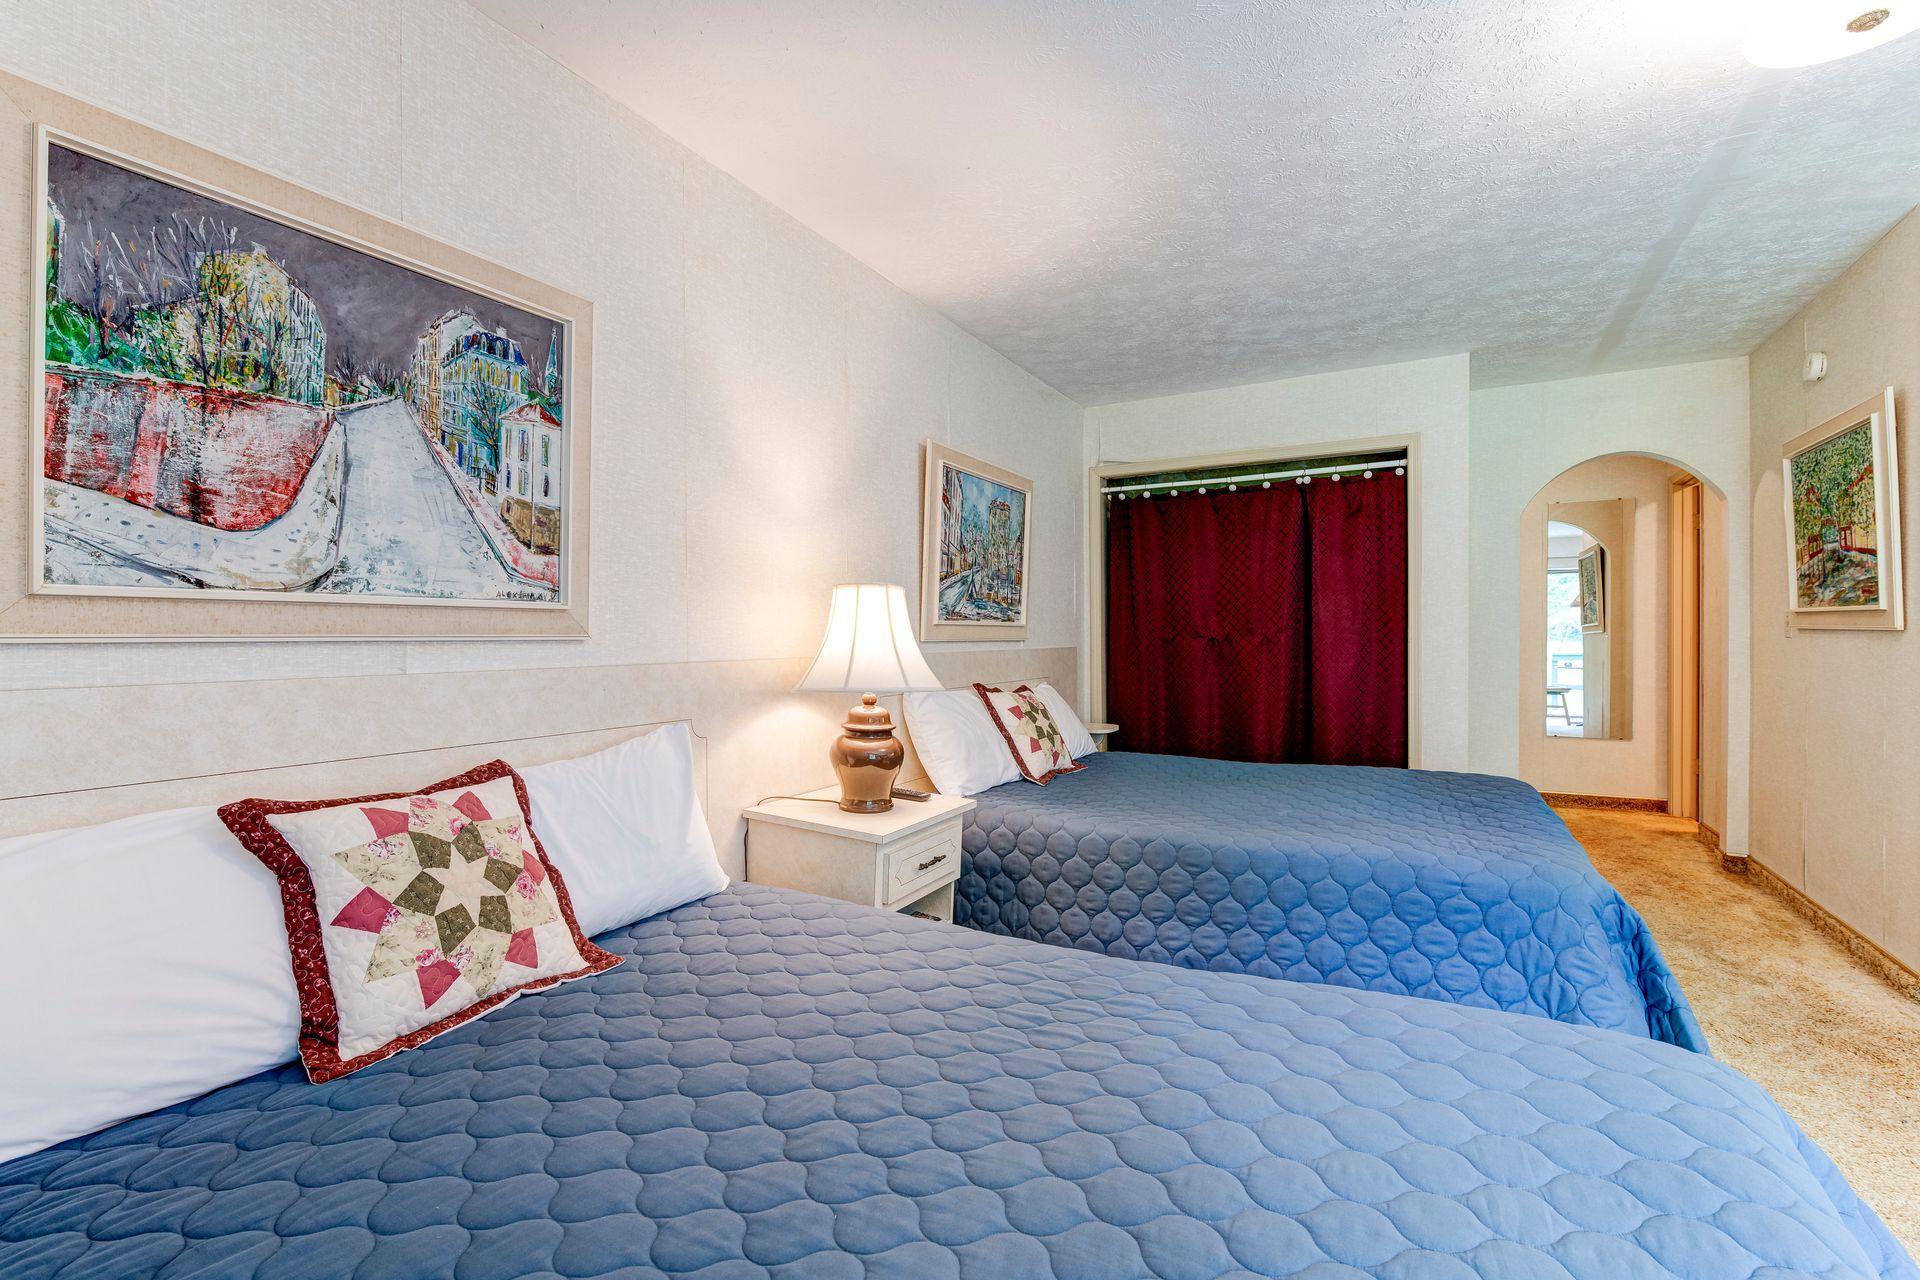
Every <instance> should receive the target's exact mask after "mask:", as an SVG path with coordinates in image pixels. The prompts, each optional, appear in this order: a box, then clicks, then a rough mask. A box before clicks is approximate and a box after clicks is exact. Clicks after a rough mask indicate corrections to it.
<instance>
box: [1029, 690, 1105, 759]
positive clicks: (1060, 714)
mask: <svg viewBox="0 0 1920 1280" xmlns="http://www.w3.org/2000/svg"><path fill="white" fill-rule="evenodd" d="M1033 691H1034V692H1035V693H1037V694H1039V695H1040V705H1041V706H1043V707H1045V708H1046V709H1047V714H1048V715H1050V716H1052V717H1053V722H1054V723H1055V724H1057V725H1059V726H1060V736H1061V737H1062V738H1065V739H1066V740H1067V754H1068V755H1070V756H1072V757H1073V758H1074V759H1075V760H1078V759H1079V758H1080V757H1081V756H1090V755H1092V754H1093V753H1094V752H1095V751H1097V750H1099V748H1098V747H1096V746H1094V745H1093V735H1092V734H1090V733H1088V732H1087V726H1086V725H1085V724H1083V723H1081V720H1080V717H1079V716H1077V715H1075V714H1074V710H1073V704H1072V703H1071V702H1068V701H1067V700H1066V699H1065V698H1063V697H1062V696H1060V691H1059V690H1058V689H1056V688H1054V687H1053V686H1052V685H1050V684H1047V683H1045V682H1042V683H1041V684H1039V685H1037V686H1035V688H1034V690H1033Z"/></svg>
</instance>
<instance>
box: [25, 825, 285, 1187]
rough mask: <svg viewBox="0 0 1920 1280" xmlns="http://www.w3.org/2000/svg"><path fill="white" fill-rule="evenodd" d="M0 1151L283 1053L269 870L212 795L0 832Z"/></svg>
mask: <svg viewBox="0 0 1920 1280" xmlns="http://www.w3.org/2000/svg"><path fill="white" fill-rule="evenodd" d="M0 884H5V885H6V886H7V898H8V901H9V902H10V903H12V910H11V911H9V913H8V925H7V928H6V929H4V930H0V973H5V974H7V975H8V977H7V980H6V981H5V982H4V983H0V1027H5V1028H6V1033H5V1034H4V1035H0V1161H5V1160H11V1159H13V1158H14V1157H16V1156H23V1155H26V1154H27V1153H29V1152H32V1151H38V1150H40V1149H41V1148H42V1147H48V1146H52V1145H53V1144H54V1143H56V1142H60V1141H63V1140H65V1139H67V1138H71V1137H75V1136H77V1135H79V1134H83V1133H92V1132H93V1131H94V1130H96V1129H102V1128H105V1127H106V1126H108V1125H111V1124H115V1123H117V1122H119V1121H121V1120H124V1119H126V1118H127V1117H129V1116H136V1115H140V1114H142V1113H144V1112H147V1111H152V1110H155V1109H156V1108H159V1107H167V1106H172V1105H173V1104H174V1103H176V1102H182V1101H185V1100H186V1099H188V1098H195V1097H198V1096H199V1095H201V1094H203V1093H205V1092H207V1091H208V1090H209V1089H216V1088H219V1087H220V1086H221V1085H224V1084H230V1083H232V1082H233V1081H235V1080H241V1079H244V1078H246V1077H247V1076H250V1075H253V1074H254V1073H255V1072H257V1071H264V1070H266V1069H267V1068H268V1067H273V1066H278V1065H279V1064H280V1063H283V1062H288V1061H291V1060H292V1059H293V1057H294V1054H295V1051H296V1048H297V1038H298V1036H299V1031H300V999H299V996H298V994H297V993H296V992H295V990H294V986H293V969H292V966H291V965H290V964H289V963H288V960H287V928H286V924H285V920H284V917H283V916H282V915H281V909H280V888H279V885H278V884H277V883H276V882H275V880H274V878H273V873H272V872H271V871H268V870H267V868H266V867H265V866H264V865H262V864H261V862H260V860H259V859H258V858H256V857H254V856H253V855H252V854H251V853H248V852H247V851H246V850H245V849H243V848H241V847H240V843H239V842H238V841H237V840H235V839H234V838H233V836H232V835H230V834H228V832H227V829H226V827H225V826H224V825H222V823H221V821H220V819H219V817H218V815H217V814H215V812H214V811H213V809H212V808H202V809H172V810H168V811H166V812H164V813H148V814H141V815H140V816H138V817H134V818H124V819H122V820H120V821H118V822H109V823H105V824H103V825H100V826H94V827H81V828H75V829H72V830H68V831H48V832H41V833H39V834H36V835H30V836H16V837H14V838H12V839H9V840H0Z"/></svg>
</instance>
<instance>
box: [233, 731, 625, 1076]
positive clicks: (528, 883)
mask: <svg viewBox="0 0 1920 1280" xmlns="http://www.w3.org/2000/svg"><path fill="white" fill-rule="evenodd" d="M529 809H530V806H529V804H528V801H527V793H526V786H525V784H524V783H523V782H522V781H521V780H520V777H519V775H518V774H516V773H515V772H514V771H513V769H512V768H511V767H510V766H509V765H507V764H506V763H505V762H503V761H498V760H496V761H494V762H493V763H491V764H486V765H482V766H481V767H480V768H478V769H475V770H473V771H471V772H470V773H465V774H462V775H461V776H459V777H457V778H449V779H448V780H447V781H445V782H441V783H436V784H434V785H433V786H431V787H428V788H426V789H424V790H423V791H420V792H417V793H407V792H394V793H390V794H386V795H378V796H361V797H358V798H355V799H349V800H323V801H281V800H242V801H239V802H238V803H235V804H230V805H227V806H225V807H224V808H222V809H221V810H220V819H221V821H223V822H225V823H226V825H227V828H228V829H229V830H230V831H232V832H233V834H234V835H235V836H236V837H238V839H239V840H240V843H242V844H243V845H245V846H246V847H247V849H248V850H249V851H251V852H252V853H253V855H254V856H255V857H257V858H259V859H260V860H261V861H262V862H263V863H265V864H266V865H267V867H268V868H269V869H271V870H272V871H273V873H274V875H275V876H276V877H277V878H278V880H279V883H280V901H281V907H282V910H283V912H284V913H285V915H286V921H287V938H288V941H289V943H290V945H291V948H292V959H293V974H294V983H295V985H296V986H297V987H298V988H299V992H300V1015H301V1027H300V1060H301V1062H302V1063H303V1064H304V1065H305V1067H306V1069H307V1076H308V1078H309V1079H311V1080H313V1081H314V1082H315V1083H316V1084H317V1083H319V1082H321V1081H324V1080H332V1079H335V1078H337V1077H339V1076H343V1075H347V1074H348V1073H350V1072H353V1071H357V1070H359V1069H360V1068H361V1067H364V1066H367V1065H369V1064H371V1063H375V1062H378V1061H380V1060H381V1059H382V1058H385V1057H388V1056H390V1055H392V1054H395V1053H398V1052H400V1051H401V1050H403V1049H409V1048H412V1047H413V1046H415V1045H418V1044H424V1043H425V1042H426V1041H427V1040H429V1039H431V1038H433V1037H434V1036H437V1035H439V1034H441V1033H442V1032H445V1031H450V1030H452V1029H453V1028H454V1027H457V1026H459V1025H460V1024H462V1023H464V1022H467V1021H470V1020H471V1019H473V1018H477V1017H479V1016H480V1015H481V1014H483V1013H485V1012H486V1011H487V1010H489V1009H492V1008H496V1007H497V1006H499V1005H502V1004H505V1003H506V1002H507V1001H509V1000H511V999H513V998H514V997H515V996H517V995H519V994H521V993H522V992H525V991H533V990H537V989H539V988H541V987H549V986H552V985H554V984H555V983H558V982H565V981H567V980H569V979H572V978H584V977H586V976H587V975H588V974H591V973H598V972H600V971H601V970H603V969H610V968H612V967H613V966H614V965H616V964H619V963H620V961H619V958H618V957H616V956H613V955H609V954H608V953H607V952H605V951H602V950H600V949H599V948H598V947H595V946H594V945H593V944H592V943H590V942H588V941H587V940H586V938H584V937H583V936H582V935H581V933H580V928H579V925H578V924H577V923H576V922H575V920H574V915H573V905H572V903H571V902H570V901H569V899H568V897H567V890H566V886H565V884H563V883H562V882H561V880H560V877H559V876H558V875H557V874H556V873H555V871H554V869H553V866H552V864H551V863H549V862H548V861H547V857H546V851H545V850H544V849H542V848H541V847H540V841H539V838H538V837H537V836H536V835H535V834H534V832H533V824H532V822H531V821H530V820H529V819H528V817H527V814H528V812H529Z"/></svg>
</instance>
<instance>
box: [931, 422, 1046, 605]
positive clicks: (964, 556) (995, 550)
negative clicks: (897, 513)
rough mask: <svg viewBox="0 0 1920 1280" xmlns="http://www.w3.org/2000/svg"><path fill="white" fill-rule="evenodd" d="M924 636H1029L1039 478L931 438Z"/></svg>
mask: <svg viewBox="0 0 1920 1280" xmlns="http://www.w3.org/2000/svg"><path fill="white" fill-rule="evenodd" d="M926 455H927V456H926V480H925V484H924V488H923V493H924V504H925V510H924V512H923V514H922V517H921V547H920V638H921V639H922V640H1024V639H1025V638H1026V635H1027V566H1028V563H1029V562H1028V558H1027V549H1028V544H1029V533H1030V528H1031V526H1030V524H1029V508H1030V507H1031V505H1032V502H1033V481H1031V480H1029V479H1027V478H1026V477H1025V476H1021V475H1015V474H1014V473H1013V472H1011V471H1007V470H1004V469H1002V468H1000V467H996V466H994V465H993V464H991V463H988V462H982V461H981V460H980V459H978V458H970V457H968V456H967V455H966V454H964V453H956V452H955V451H953V450H952V449H949V448H947V447H945V446H944V445H938V444H935V443H934V442H932V441H931V440H929V441H928V442H927V446H926Z"/></svg>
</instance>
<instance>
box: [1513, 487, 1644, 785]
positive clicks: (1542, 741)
mask: <svg viewBox="0 0 1920 1280" xmlns="http://www.w3.org/2000/svg"><path fill="white" fill-rule="evenodd" d="M1672 470H1673V468H1671V467H1669V466H1668V465H1667V464H1666V463H1664V462H1655V461H1654V460H1653V459H1651V458H1642V457H1635V456H1631V455H1616V456H1614V457H1609V458H1596V459H1594V460H1593V461H1591V462H1584V463H1581V464H1580V465H1579V466H1577V467H1575V468H1574V469H1573V470H1571V471H1568V472H1566V473H1565V474H1563V475H1561V476H1559V477H1557V478H1555V479H1554V481H1553V482H1552V483H1551V484H1549V485H1548V486H1547V487H1546V488H1545V489H1542V490H1541V491H1540V493H1539V494H1538V495H1536V496H1535V497H1534V499H1533V501H1532V502H1529V503H1528V504H1527V507H1526V510H1525V511H1524V512H1523V513H1522V514H1521V518H1520V532H1519V538H1520V577H1521V584H1520V636H1521V645H1520V684H1521V696H1520V776H1521V777H1522V778H1524V779H1525V780H1526V781H1528V782H1531V783H1532V784H1533V785H1534V786H1536V787H1538V788H1540V790H1542V791H1562V792H1572V793H1574V794H1576V795H1591V796H1633V797H1639V798H1646V799H1665V798H1666V795H1667V528H1668V525H1669V524H1670V523H1671V521H1670V520H1669V517H1668V513H1667V494H1668V489H1669V483H1670V482H1669V479H1668V477H1669V475H1670V474H1671V472H1672ZM1620 499H1630V500H1631V501H1632V502H1633V504H1634V505H1633V519H1632V526H1631V529H1630V530H1627V529H1622V530H1621V531H1620V532H1621V534H1622V535H1623V536H1625V537H1628V538H1629V539H1630V541H1631V545H1630V546H1628V547H1626V548H1624V549H1615V548H1611V547H1610V548H1609V560H1608V567H1607V572H1608V574H1609V575H1616V568H1617V566H1618V564H1619V562H1620V561H1621V560H1625V561H1626V567H1627V572H1626V573H1625V574H1624V575H1617V576H1611V577H1610V581H1609V584H1608V590H1609V591H1610V592H1612V593H1614V596H1615V599H1614V614H1613V618H1612V620H1611V625H1612V626H1613V627H1616V628H1620V627H1624V629H1625V632H1626V634H1625V636H1624V637H1622V638H1623V639H1624V641H1625V643H1624V645H1619V646H1611V647H1612V651H1613V652H1614V653H1616V654H1618V655H1619V656H1618V657H1616V658H1615V661H1616V662H1618V661H1621V660H1622V659H1624V661H1625V663H1626V665H1627V667H1628V670H1627V671H1626V672H1622V673H1620V676H1621V681H1620V683H1621V684H1624V685H1625V686H1626V687H1627V691H1628V696H1627V698H1626V699H1625V703H1626V706H1625V723H1626V727H1627V734H1628V736H1627V737H1626V738H1624V739H1618V738H1559V737H1548V736H1547V733H1546V731H1545V728H1544V727H1543V726H1544V725H1545V723H1546V684H1547V658H1546V634H1547V598H1546V597H1547V578H1546V573H1547V520H1548V509H1549V508H1550V507H1553V506H1556V505H1559V504H1566V503H1604V504H1607V505H1609V506H1611V505H1613V504H1614V503H1616V502H1618V501H1619V500H1620ZM1559 518H1561V519H1565V518H1567V517H1566V516H1565V515H1561V516H1560V517H1559ZM1622 523H1624V522H1622ZM1596 532H1597V531H1596ZM1605 540H1606V539H1604V538H1603V539H1602V541H1603V542H1604V541H1605ZM1623 584H1624V594H1625V604H1626V606H1627V607H1626V608H1625V609H1624V610H1623V609H1621V608H1620V604H1621V603H1622V600H1621V593H1622V588H1623ZM1589 638H1592V637H1589ZM1613 638H1614V637H1613V635H1612V633H1611V631H1610V632H1609V634H1608V636H1606V637H1605V638H1604V639H1605V640H1607V641H1609V642H1611V641H1612V640H1613ZM1591 669H1592V668H1591V667H1589V670H1591ZM1615 687H1616V688H1617V687H1619V685H1616V686H1615ZM1620 712H1621V708H1620V706H1619V700H1618V699H1616V702H1615V707H1614V713H1615V714H1616V715H1619V714H1620Z"/></svg>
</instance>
